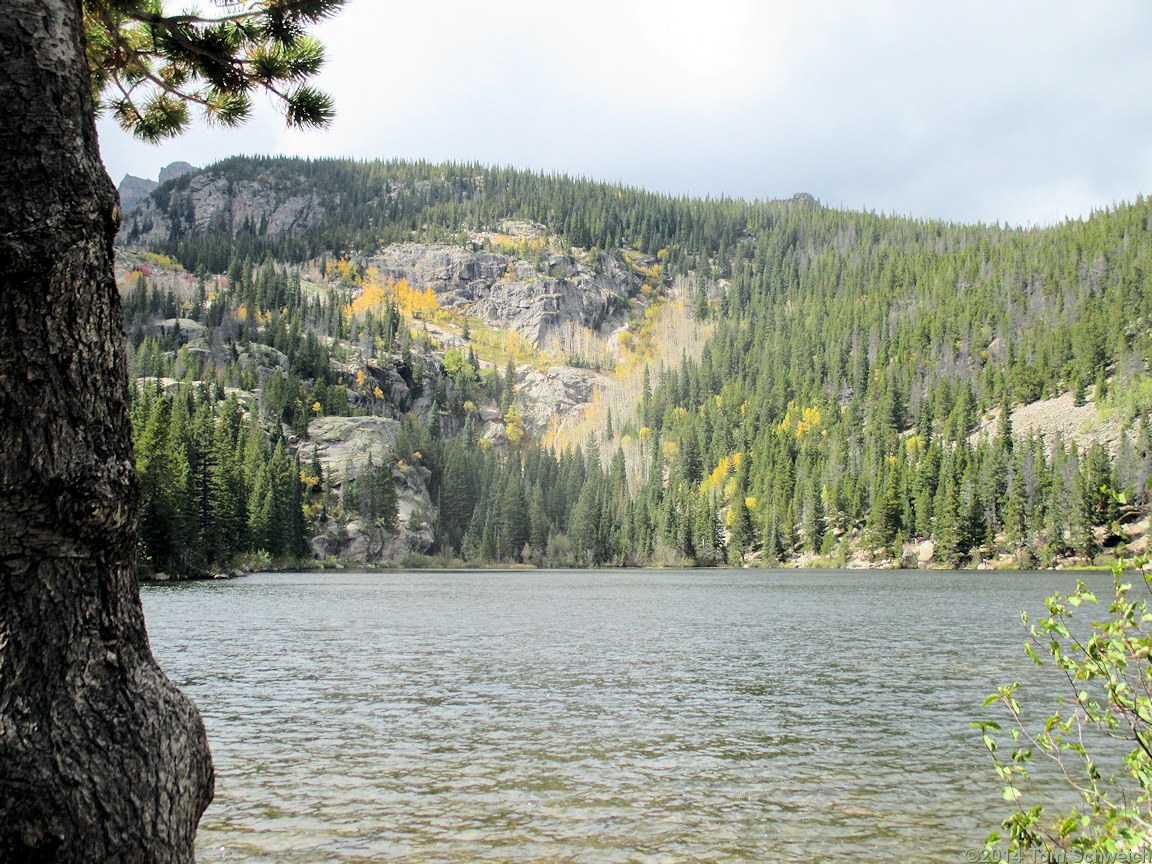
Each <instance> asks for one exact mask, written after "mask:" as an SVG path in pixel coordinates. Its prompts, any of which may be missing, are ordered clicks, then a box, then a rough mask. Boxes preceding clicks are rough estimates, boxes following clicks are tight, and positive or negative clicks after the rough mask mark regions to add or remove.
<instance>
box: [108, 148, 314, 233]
mask: <svg viewBox="0 0 1152 864" xmlns="http://www.w3.org/2000/svg"><path fill="white" fill-rule="evenodd" d="M170 167H171V166H170ZM323 215H324V208H323V206H322V205H321V203H320V201H319V199H318V197H317V196H316V194H315V193H314V192H311V191H310V192H308V193H307V194H301V193H299V191H298V190H295V191H294V190H291V189H289V188H280V187H278V186H274V185H270V184H268V183H265V182H263V181H255V180H241V181H238V182H232V181H230V180H228V179H227V178H225V177H224V176H222V175H220V174H217V173H214V172H211V171H208V172H204V173H200V174H192V175H190V176H188V177H187V179H184V175H178V176H177V179H176V181H175V182H174V183H172V184H171V185H169V186H167V187H161V188H160V189H159V190H158V193H157V194H156V195H153V196H151V197H149V198H146V199H144V200H143V201H142V202H141V203H140V204H139V206H137V207H136V208H135V209H134V210H133V211H132V213H131V214H130V215H129V216H128V217H127V218H125V219H124V224H123V225H122V226H121V228H120V234H119V236H118V238H117V239H118V241H119V242H122V243H125V244H127V245H130V246H145V247H147V246H152V245H155V244H158V243H161V242H163V241H165V240H167V239H168V237H169V236H171V235H173V234H192V235H196V234H205V233H207V232H209V231H223V232H227V233H229V234H231V235H232V236H236V235H237V234H238V233H240V232H241V231H255V232H258V233H259V234H261V235H262V236H268V237H282V236H284V235H285V234H288V233H290V232H292V231H303V230H306V229H307V228H309V227H311V226H312V225H313V224H315V223H317V222H318V221H319V220H320V219H321V218H322V217H323Z"/></svg>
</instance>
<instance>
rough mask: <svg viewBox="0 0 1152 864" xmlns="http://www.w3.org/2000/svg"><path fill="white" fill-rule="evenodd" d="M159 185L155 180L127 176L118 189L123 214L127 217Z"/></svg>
mask: <svg viewBox="0 0 1152 864" xmlns="http://www.w3.org/2000/svg"><path fill="white" fill-rule="evenodd" d="M159 185H160V184H159V183H157V182H156V181H155V180H146V179H145V178H143V177H134V176H133V175H131V174H125V175H124V179H123V180H121V181H120V186H119V187H117V189H116V191H117V192H119V193H120V210H121V212H122V213H123V214H124V215H125V216H127V215H128V214H129V213H131V212H132V211H133V210H135V209H136V207H137V205H139V203H140V202H141V201H143V200H144V199H145V198H146V197H147V196H148V195H150V194H151V193H152V190H153V189H155V188H156V187H157V186H159Z"/></svg>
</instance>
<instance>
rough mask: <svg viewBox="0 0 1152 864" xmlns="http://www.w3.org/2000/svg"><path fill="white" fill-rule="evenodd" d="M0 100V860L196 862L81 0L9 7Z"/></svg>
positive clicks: (112, 199)
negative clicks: (145, 550)
mask: <svg viewBox="0 0 1152 864" xmlns="http://www.w3.org/2000/svg"><path fill="white" fill-rule="evenodd" d="M0 106H3V109H2V111H0V578H2V580H3V581H2V582H0V861H2V862H9V861H11V862H16V861H21V862H25V861H27V862H37V861H45V862H47V861H57V862H72V861H76V862H80V861H84V862H96V861H118V862H188V861H192V860H193V852H192V841H193V838H194V836H195V832H196V825H197V823H198V822H199V819H200V815H201V814H202V813H203V811H204V808H205V807H206V806H207V805H208V802H209V801H210V800H211V797H212V784H213V776H212V764H211V759H210V757H209V754H208V745H207V741H206V739H205V735H204V728H203V724H202V723H201V721H200V716H199V714H198V712H197V711H196V708H195V706H193V705H192V703H191V701H190V700H188V699H187V698H186V697H185V696H184V695H183V694H182V693H181V692H180V691H179V690H178V689H177V688H176V687H175V685H173V684H172V683H171V682H170V681H169V680H168V679H167V678H166V677H165V676H164V674H163V673H162V672H161V671H160V670H159V668H158V667H157V665H156V663H155V661H154V660H153V658H152V654H151V651H150V649H149V646H148V638H147V634H146V633H145V630H144V619H143V615H142V612H141V607H140V598H139V590H138V586H137V583H136V577H135V574H134V556H135V546H136V530H137V527H136V521H137V509H138V497H139V496H138V490H137V483H136V477H135V470H134V468H133V463H132V449H131V436H130V429H129V423H128V410H127V409H128V404H127V402H128V389H127V387H128V385H127V379H126V373H125V361H124V353H123V347H122V339H121V321H120V304H119V300H118V298H117V296H116V288H115V283H114V279H113V269H112V238H113V236H114V234H115V231H116V226H117V223H118V219H119V217H118V212H117V211H118V208H117V204H116V193H115V190H114V189H113V187H112V184H111V182H110V181H109V179H108V176H107V174H106V173H105V172H104V169H103V167H102V165H101V163H100V157H99V152H98V150H97V144H96V131H95V124H94V120H93V116H92V99H91V94H90V90H89V83H88V71H87V64H86V60H85V55H84V46H83V25H82V18H81V2H80V0H5V2H4V9H3V14H0Z"/></svg>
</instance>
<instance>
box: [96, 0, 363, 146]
mask: <svg viewBox="0 0 1152 864" xmlns="http://www.w3.org/2000/svg"><path fill="white" fill-rule="evenodd" d="M344 2H345V0H247V2H244V0H215V2H214V4H213V5H214V6H216V7H217V12H216V14H208V15H202V14H196V13H184V14H179V15H171V14H166V13H165V12H164V10H163V3H162V2H160V0H85V3H84V34H85V38H86V42H87V53H88V67H89V70H90V72H91V79H92V98H93V101H94V103H95V105H96V109H97V111H109V112H111V114H112V116H114V117H115V118H116V120H117V122H119V124H120V125H121V126H122V127H123V128H124V129H125V130H127V131H130V132H132V133H133V134H134V135H136V136H137V137H139V138H142V139H144V140H145V141H158V140H160V139H163V138H168V137H171V136H173V135H177V134H179V133H180V132H181V131H183V130H184V128H185V127H187V125H188V123H189V122H190V120H191V111H190V109H191V108H199V109H200V110H201V112H202V113H203V115H204V117H205V119H206V120H208V122H210V123H219V124H221V125H224V126H236V125H239V124H241V123H243V122H244V121H245V120H247V119H248V117H249V115H250V114H251V112H252V93H253V92H254V91H259V90H264V91H266V92H267V93H269V94H271V95H272V97H273V98H274V99H276V100H277V101H278V102H279V103H280V104H281V106H282V107H283V110H284V119H285V122H286V123H287V124H288V125H289V126H317V127H323V126H327V125H328V124H329V123H330V122H331V120H332V118H333V116H334V113H335V112H334V108H333V103H332V98H331V97H330V96H329V95H328V94H326V93H323V92H321V91H320V90H318V89H316V88H315V87H313V86H311V85H310V84H308V83H307V80H308V79H309V78H311V77H312V76H314V75H315V74H316V73H317V72H318V71H319V70H320V67H321V66H322V65H323V63H324V46H323V45H322V44H321V43H320V41H319V40H318V39H316V38H315V37H314V36H311V35H310V34H309V33H308V28H309V26H311V25H314V24H316V23H318V22H320V21H322V20H324V19H326V18H329V17H331V16H332V15H334V14H335V13H336V12H338V11H339V10H340V8H341V7H342V6H343V5H344Z"/></svg>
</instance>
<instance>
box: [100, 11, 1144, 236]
mask: <svg viewBox="0 0 1152 864" xmlns="http://www.w3.org/2000/svg"><path fill="white" fill-rule="evenodd" d="M1150 23H1152V7H1146V6H1145V5H1144V4H1126V3H1121V2H1119V0H1104V2H1102V3H1098V4H1092V5H1087V4H1082V3H1077V2H1072V0H1050V2H1044V3H1041V2H1036V0H1015V2H1011V3H1003V2H992V0H971V2H966V3H963V4H948V5H942V4H926V3H917V2H912V0H863V2H854V3H851V4H846V3H842V2H836V0H809V2H803V0H770V2H755V0H713V2H711V3H709V4H706V5H705V4H700V3H687V2H684V0H664V2H658V0H585V2H583V3H581V4H560V3H555V2H552V3H548V2H544V3H541V2H540V0H536V2H529V0H503V2H492V3H487V4H474V3H465V2H462V0H428V2H424V3H420V4H395V3H376V2H371V0H358V2H353V3H352V4H350V5H349V7H348V8H347V10H346V11H345V12H344V13H342V14H341V15H340V16H339V17H338V18H337V19H335V20H333V21H331V22H328V23H327V24H325V25H324V28H323V30H322V33H321V36H322V38H323V39H324V40H325V42H326V44H327V45H328V46H329V61H328V66H327V68H326V69H325V70H324V72H323V73H322V76H321V80H320V84H321V85H322V86H324V87H326V88H327V89H329V90H330V91H331V92H332V93H333V95H334V96H335V97H336V100H337V105H338V110H339V114H338V118H337V120H336V122H335V124H334V125H333V127H332V128H331V129H330V130H328V131H326V132H323V133H317V132H297V131H284V130H283V129H282V128H281V125H280V123H279V121H278V119H277V118H276V117H275V116H274V112H273V111H271V110H270V108H268V107H267V106H261V109H260V111H259V112H258V116H257V117H256V118H255V119H254V120H253V121H252V123H250V124H249V126H247V127H245V129H243V130H242V131H239V132H237V131H232V130H222V131H213V130H197V131H195V132H193V133H190V134H189V135H188V136H187V137H185V138H183V139H180V140H178V141H175V142H172V143H169V144H166V145H164V146H163V148H162V149H160V150H154V149H148V148H145V147H144V146H143V145H136V144H133V143H130V142H128V141H127V140H126V139H125V138H124V136H123V135H122V134H120V133H112V132H110V131H109V129H108V124H103V125H102V129H101V135H102V138H103V140H104V153H105V158H106V162H107V163H108V164H109V167H110V169H111V171H112V173H113V177H114V179H116V180H119V175H120V174H122V173H124V172H125V171H132V173H137V174H142V175H152V176H155V173H156V171H157V170H158V169H159V167H160V165H162V164H166V163H167V162H170V161H172V160H173V159H185V160H186V161H189V162H193V163H196V164H205V163H206V162H209V161H213V160H215V159H218V158H222V157H223V156H226V155H229V154H232V153H236V152H278V153H294V154H301V155H328V156H338V155H347V156H356V157H362V158H371V157H384V158H387V157H392V156H400V157H406V158H424V159H430V160H443V159H451V160H457V161H468V160H477V161H481V162H488V163H500V164H511V165H518V166H523V167H530V168H539V169H545V170H555V171H563V172H568V173H576V174H586V175H590V176H595V177H600V178H603V179H606V180H611V181H615V180H622V181H624V182H626V183H630V184H633V185H640V186H648V187H651V188H656V189H661V190H665V191H670V192H678V193H679V192H689V193H692V194H713V195H718V194H728V195H741V196H744V197H775V196H783V195H790V194H792V192H795V191H801V190H802V191H808V192H811V193H813V194H815V195H817V197H819V198H821V199H822V200H824V201H826V202H827V203H830V204H839V203H843V204H844V205H845V206H852V207H869V208H871V209H876V210H883V211H886V212H897V213H908V214H913V215H918V216H939V217H943V218H950V219H961V220H974V219H983V220H987V221H993V220H997V219H999V220H1002V221H1003V220H1011V221H1019V222H1029V221H1030V222H1034V223H1037V222H1047V221H1051V220H1052V219H1054V218H1060V217H1062V216H1063V215H1065V214H1066V213H1067V214H1068V215H1076V214H1079V213H1086V212H1087V210H1090V209H1091V208H1092V207H1094V206H1095V207H1099V206H1106V205H1108V204H1110V203H1112V202H1113V201H1114V200H1117V199H1119V198H1131V197H1133V196H1134V195H1135V194H1137V193H1138V192H1141V191H1148V190H1149V189H1150V188H1152V128H1150V127H1152V119H1150V118H1152V114H1150V112H1148V111H1146V110H1144V106H1145V102H1146V95H1145V94H1146V93H1147V92H1148V90H1149V85H1150V84H1152V56H1149V55H1148V52H1147V51H1146V50H1145V49H1144V46H1143V44H1142V40H1143V38H1144V34H1146V33H1147V32H1148V31H1149V24H1150ZM1061 196H1066V197H1067V200H1065V201H1063V202H1061V201H1060V200H1058V199H1059V198H1060V197H1061ZM1053 214H1058V215H1056V216H1053Z"/></svg>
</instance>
